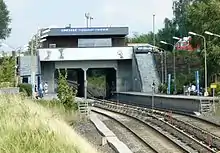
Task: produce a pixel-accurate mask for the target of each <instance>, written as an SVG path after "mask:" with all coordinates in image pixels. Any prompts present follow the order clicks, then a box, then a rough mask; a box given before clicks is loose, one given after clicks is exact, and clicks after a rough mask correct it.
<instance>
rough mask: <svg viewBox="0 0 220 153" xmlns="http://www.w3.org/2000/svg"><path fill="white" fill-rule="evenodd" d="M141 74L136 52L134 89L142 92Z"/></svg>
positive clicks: (133, 75)
mask: <svg viewBox="0 0 220 153" xmlns="http://www.w3.org/2000/svg"><path fill="white" fill-rule="evenodd" d="M141 89H142V84H141V76H140V72H139V69H138V65H137V59H136V57H135V54H133V59H132V91H136V92H141Z"/></svg>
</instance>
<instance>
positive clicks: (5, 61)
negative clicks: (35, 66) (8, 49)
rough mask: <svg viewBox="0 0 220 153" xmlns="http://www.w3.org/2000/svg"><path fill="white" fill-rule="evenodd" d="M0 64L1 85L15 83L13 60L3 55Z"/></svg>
mask: <svg viewBox="0 0 220 153" xmlns="http://www.w3.org/2000/svg"><path fill="white" fill-rule="evenodd" d="M1 60H2V61H1V65H0V83H1V87H2V86H4V87H5V86H12V85H13V84H14V83H15V60H14V58H12V57H7V56H4V57H3V58H2V59H1Z"/></svg>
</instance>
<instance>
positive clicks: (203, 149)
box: [111, 107, 207, 152]
mask: <svg viewBox="0 0 220 153" xmlns="http://www.w3.org/2000/svg"><path fill="white" fill-rule="evenodd" d="M111 109H113V110H114V111H115V110H116V112H119V110H117V107H111ZM129 110H130V109H129ZM139 111H140V110H139ZM127 113H129V114H128V115H129V116H133V117H134V114H135V110H134V109H132V110H130V111H127ZM136 114H137V109H136ZM141 114H142V115H143V113H142V111H141ZM139 115H140V112H139ZM144 116H149V114H146V115H144ZM145 121H150V122H153V124H155V125H157V126H160V127H161V128H163V129H164V128H165V130H167V131H169V133H172V134H173V135H175V136H178V135H182V136H181V137H179V136H178V138H179V139H182V138H183V136H184V137H187V136H185V135H184V134H182V133H180V132H177V131H176V132H173V131H175V130H174V129H173V130H171V129H172V128H171V127H169V125H167V124H165V123H163V122H161V121H160V120H158V119H157V118H156V117H155V116H152V118H151V119H149V118H148V119H146V120H145ZM162 123H163V124H162ZM177 124H179V123H178V122H177ZM180 127H181V128H180V129H184V130H186V131H187V132H189V133H191V131H192V130H193V129H190V130H189V129H188V128H186V127H185V126H180ZM185 128H186V129H185ZM187 138H188V137H187ZM188 139H189V142H193V141H192V140H191V139H190V138H188ZM184 142H185V141H184ZM186 142H188V141H186ZM192 144H193V145H192ZM188 145H190V146H191V147H192V148H194V149H197V150H199V151H200V152H207V149H205V148H204V147H202V146H201V145H199V144H197V143H196V142H193V143H189V144H188Z"/></svg>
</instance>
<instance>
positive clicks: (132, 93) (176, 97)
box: [116, 92, 219, 100]
mask: <svg viewBox="0 0 220 153" xmlns="http://www.w3.org/2000/svg"><path fill="white" fill-rule="evenodd" d="M116 94H117V93H116ZM118 94H125V95H126V94H127V95H137V96H152V93H144V92H118ZM154 96H155V97H163V98H174V99H194V100H213V97H204V96H186V95H166V94H154ZM217 99H219V98H218V97H215V100H217Z"/></svg>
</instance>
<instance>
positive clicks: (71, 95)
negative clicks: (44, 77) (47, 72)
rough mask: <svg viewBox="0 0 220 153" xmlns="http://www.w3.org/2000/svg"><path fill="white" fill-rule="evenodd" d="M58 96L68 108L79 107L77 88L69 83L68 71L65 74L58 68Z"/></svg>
mask: <svg viewBox="0 0 220 153" xmlns="http://www.w3.org/2000/svg"><path fill="white" fill-rule="evenodd" d="M58 73H59V78H58V94H57V96H58V98H59V100H60V102H61V103H62V104H63V105H64V107H65V108H66V109H75V110H76V109H77V103H76V102H75V96H76V90H73V88H72V87H70V86H69V85H68V82H67V71H65V74H64V75H63V74H62V73H61V72H60V70H58Z"/></svg>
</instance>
